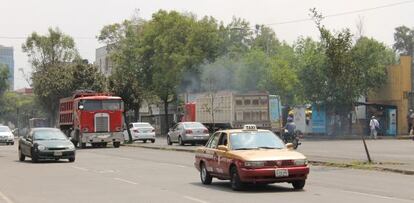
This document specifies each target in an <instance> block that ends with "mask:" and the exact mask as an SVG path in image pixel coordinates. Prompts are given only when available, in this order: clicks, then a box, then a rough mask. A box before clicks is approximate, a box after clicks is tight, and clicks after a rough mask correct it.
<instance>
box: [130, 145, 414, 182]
mask: <svg viewBox="0 0 414 203" xmlns="http://www.w3.org/2000/svg"><path fill="white" fill-rule="evenodd" d="M301 142H302V145H300V146H299V148H298V151H299V152H301V153H303V154H304V155H305V156H306V157H307V158H308V160H309V162H310V163H311V164H314V165H328V166H336V167H347V168H359V169H371V170H382V171H390V172H396V173H402V174H407V175H414V141H412V140H406V139H404V140H400V139H380V140H366V143H367V146H368V149H369V152H370V156H371V159H372V161H373V162H374V163H375V164H370V165H368V164H364V162H366V161H367V156H366V153H365V149H364V146H363V143H362V141H361V140H360V139H359V140H358V139H353V140H326V139H325V140H310V139H304V140H302V141H301ZM124 146H130V147H141V148H148V149H158V150H172V151H183V152H190V153H194V152H195V150H196V148H197V147H200V146H191V145H186V146H179V145H177V144H175V143H174V144H173V145H171V146H170V145H167V140H166V139H165V137H157V140H156V142H155V143H142V142H135V143H133V144H125V145H124Z"/></svg>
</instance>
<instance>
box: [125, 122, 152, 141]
mask: <svg viewBox="0 0 414 203" xmlns="http://www.w3.org/2000/svg"><path fill="white" fill-rule="evenodd" d="M128 128H129V130H130V131H131V136H132V141H137V140H142V141H143V142H144V143H146V142H147V140H150V141H151V142H152V143H154V142H155V128H154V127H152V126H151V124H149V123H145V122H136V123H130V124H129V125H128ZM124 138H125V140H129V137H128V131H127V130H124Z"/></svg>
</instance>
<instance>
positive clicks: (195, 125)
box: [184, 123, 205, 128]
mask: <svg viewBox="0 0 414 203" xmlns="http://www.w3.org/2000/svg"><path fill="white" fill-rule="evenodd" d="M184 128H205V126H204V125H203V124H201V123H184Z"/></svg>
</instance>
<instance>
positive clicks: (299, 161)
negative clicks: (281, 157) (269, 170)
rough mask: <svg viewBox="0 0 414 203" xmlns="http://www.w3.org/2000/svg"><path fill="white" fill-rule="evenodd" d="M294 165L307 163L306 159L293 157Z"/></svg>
mask: <svg viewBox="0 0 414 203" xmlns="http://www.w3.org/2000/svg"><path fill="white" fill-rule="evenodd" d="M293 162H294V164H295V166H304V165H307V164H308V160H307V159H295V160H294V161H293Z"/></svg>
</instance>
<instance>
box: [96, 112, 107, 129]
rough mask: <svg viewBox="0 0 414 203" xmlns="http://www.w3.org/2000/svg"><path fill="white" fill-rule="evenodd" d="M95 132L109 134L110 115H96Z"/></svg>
mask: <svg viewBox="0 0 414 203" xmlns="http://www.w3.org/2000/svg"><path fill="white" fill-rule="evenodd" d="M95 131H96V132H109V116H108V114H102V113H100V114H96V115H95Z"/></svg>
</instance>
